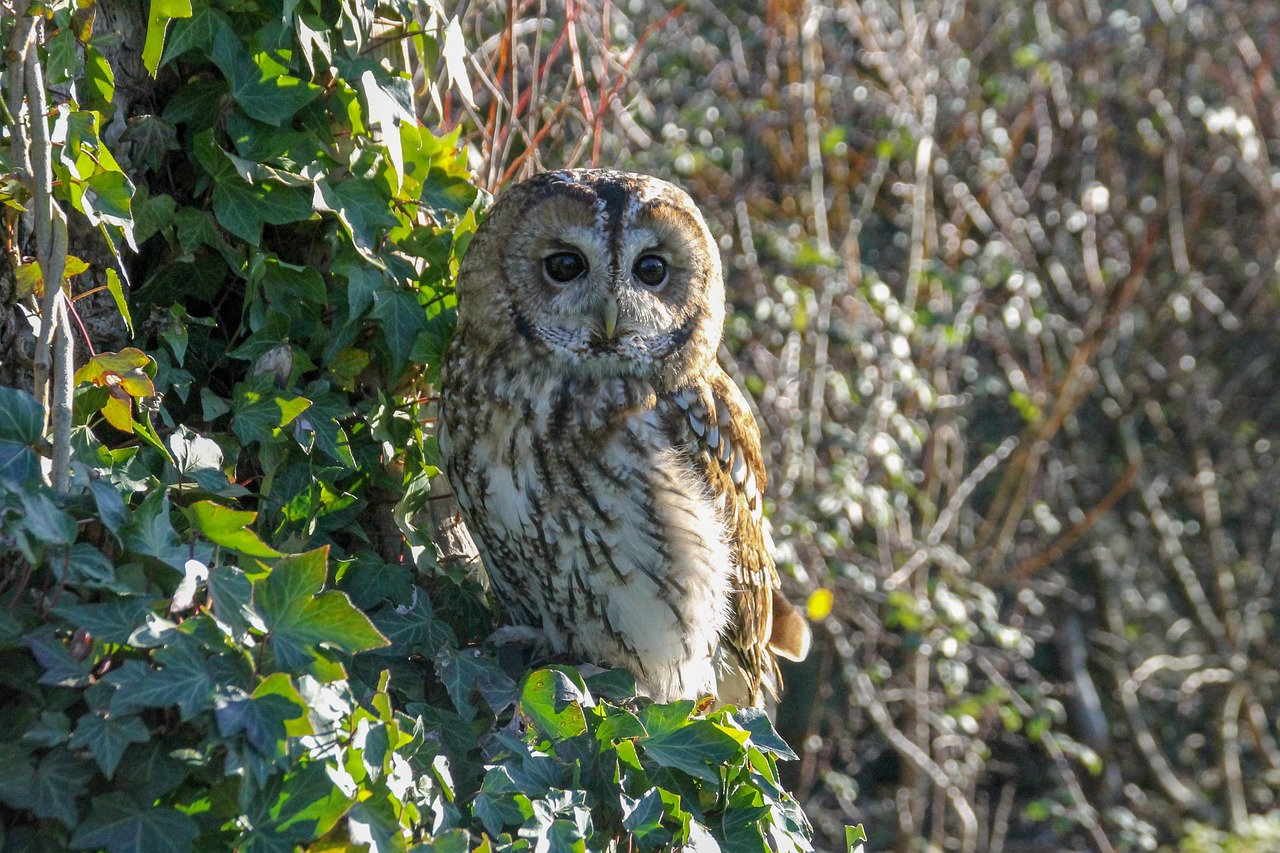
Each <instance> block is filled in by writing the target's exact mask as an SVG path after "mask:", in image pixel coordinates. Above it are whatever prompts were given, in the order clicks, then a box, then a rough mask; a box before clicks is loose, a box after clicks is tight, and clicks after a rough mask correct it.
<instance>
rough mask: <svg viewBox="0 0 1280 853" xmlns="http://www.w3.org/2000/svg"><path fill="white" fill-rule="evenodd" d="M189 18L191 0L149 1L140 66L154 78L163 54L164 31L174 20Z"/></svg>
mask: <svg viewBox="0 0 1280 853" xmlns="http://www.w3.org/2000/svg"><path fill="white" fill-rule="evenodd" d="M190 17H191V0H151V10H150V12H149V13H148V15H147V40H146V43H145V44H143V46H142V64H143V65H145V66H146V69H147V71H148V72H150V74H151V76H152V77H154V76H156V69H157V68H159V67H160V57H161V56H162V55H163V54H164V36H165V30H166V28H168V26H169V21H171V20H172V19H174V18H190Z"/></svg>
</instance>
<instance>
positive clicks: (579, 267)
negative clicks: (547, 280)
mask: <svg viewBox="0 0 1280 853" xmlns="http://www.w3.org/2000/svg"><path fill="white" fill-rule="evenodd" d="M542 267H543V269H545V270H546V271H547V275H548V276H550V277H551V280H552V281H558V282H560V283H561V284H567V283H568V282H571V281H573V280H574V279H575V278H577V277H578V276H580V275H582V274H583V273H584V272H586V271H587V262H586V261H585V260H583V258H582V255H579V254H578V253H577V252H556V253H555V254H554V255H548V256H547V259H546V260H545V261H543V262H542Z"/></svg>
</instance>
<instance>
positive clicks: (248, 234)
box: [213, 175, 312, 246]
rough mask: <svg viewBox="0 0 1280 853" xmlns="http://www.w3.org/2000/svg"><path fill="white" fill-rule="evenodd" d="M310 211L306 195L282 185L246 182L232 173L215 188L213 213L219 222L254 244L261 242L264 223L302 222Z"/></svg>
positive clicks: (219, 181)
mask: <svg viewBox="0 0 1280 853" xmlns="http://www.w3.org/2000/svg"><path fill="white" fill-rule="evenodd" d="M311 213H312V210H311V203H310V202H309V201H308V200H307V197H306V196H305V195H303V194H302V193H301V192H300V191H299V190H296V189H293V188H291V187H284V186H281V185H280V184H276V183H269V182H268V183H259V184H247V183H245V182H244V181H243V180H242V179H241V178H240V177H239V176H235V175H232V176H229V177H227V178H225V179H220V180H218V182H217V183H216V184H214V187H213V215H214V216H215V217H217V219H218V223H219V224H221V225H222V227H223V228H226V229H227V230H228V231H230V232H231V233H232V234H234V235H236V236H237V237H239V238H240V239H241V240H244V241H245V242H246V243H249V244H250V245H252V246H257V245H258V244H259V243H260V242H262V225H263V223H265V222H270V223H271V224H272V225H287V224H289V223H290V222H301V221H302V220H304V219H307V218H309V217H310V216H311Z"/></svg>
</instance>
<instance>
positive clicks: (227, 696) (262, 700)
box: [214, 673, 307, 758]
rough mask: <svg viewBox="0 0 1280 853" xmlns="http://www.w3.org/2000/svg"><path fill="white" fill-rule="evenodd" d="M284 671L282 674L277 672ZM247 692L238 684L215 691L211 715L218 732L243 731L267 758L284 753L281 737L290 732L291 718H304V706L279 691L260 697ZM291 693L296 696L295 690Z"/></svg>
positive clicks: (236, 732) (305, 711) (305, 712)
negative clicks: (213, 716) (216, 722)
mask: <svg viewBox="0 0 1280 853" xmlns="http://www.w3.org/2000/svg"><path fill="white" fill-rule="evenodd" d="M278 674H283V673H278ZM256 694H257V691H255V692H254V695H250V694H248V693H246V692H245V691H243V690H241V689H240V688H238V687H230V686H228V687H225V688H223V689H222V690H220V691H219V692H218V696H217V699H216V700H215V709H214V714H215V716H216V717H217V720H218V732H219V733H220V734H221V735H222V736H223V737H228V738H229V737H234V736H236V735H238V734H241V733H243V734H244V737H245V740H247V741H248V742H249V745H250V746H252V747H253V748H254V749H255V750H257V751H258V753H260V754H261V755H264V756H266V757H267V758H278V757H280V756H281V755H283V754H284V739H285V738H286V737H288V735H289V725H290V723H291V722H292V721H295V720H299V719H301V720H302V721H303V722H305V721H306V718H307V708H306V706H305V705H303V704H302V702H301V699H300V698H299V699H296V700H295V699H294V698H291V697H290V696H287V695H282V694H280V693H271V692H267V693H265V694H263V695H261V696H258V695H256ZM294 696H297V693H296V691H295V692H294Z"/></svg>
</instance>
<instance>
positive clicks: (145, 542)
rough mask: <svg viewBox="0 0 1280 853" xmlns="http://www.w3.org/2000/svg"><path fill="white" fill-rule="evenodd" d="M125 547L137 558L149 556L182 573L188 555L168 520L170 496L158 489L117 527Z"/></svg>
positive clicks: (187, 549)
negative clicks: (121, 525)
mask: <svg viewBox="0 0 1280 853" xmlns="http://www.w3.org/2000/svg"><path fill="white" fill-rule="evenodd" d="M120 539H121V541H122V542H123V543H124V547H125V550H127V551H130V552H132V553H133V554H134V555H136V556H139V557H151V558H152V559H155V560H158V561H159V562H161V563H163V564H164V565H166V566H169V567H170V568H172V569H175V570H177V571H178V572H182V571H183V568H184V566H185V565H186V562H187V557H188V556H189V555H190V549H189V548H185V547H183V545H182V542H181V541H180V540H179V539H178V533H177V531H175V530H174V529H173V523H172V522H170V521H169V495H168V493H167V492H164V491H162V490H157V491H154V492H152V493H151V494H149V495H147V497H146V499H145V500H143V502H142V503H141V504H139V505H138V508H137V509H136V510H135V511H134V513H133V518H131V519H130V520H129V523H128V524H126V525H125V526H124V527H123V528H121V530H120Z"/></svg>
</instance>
